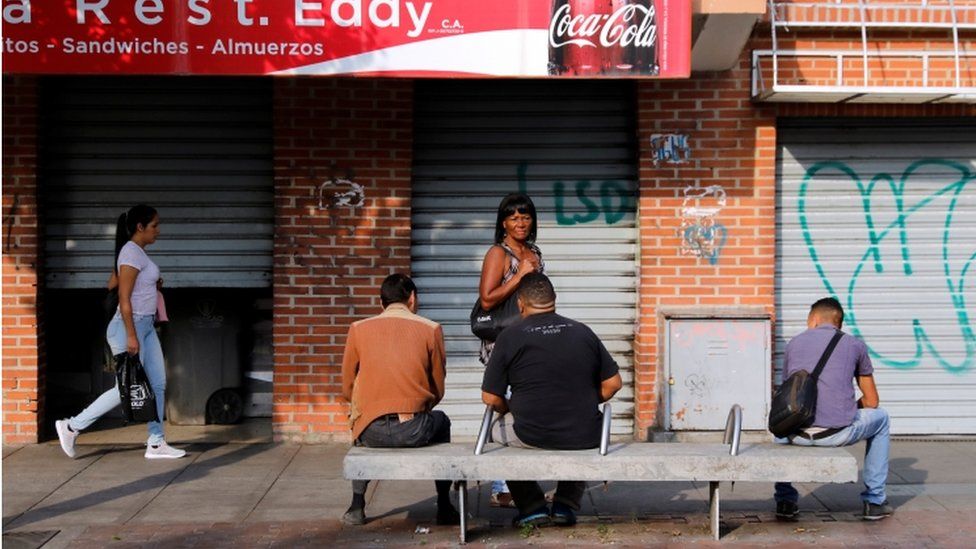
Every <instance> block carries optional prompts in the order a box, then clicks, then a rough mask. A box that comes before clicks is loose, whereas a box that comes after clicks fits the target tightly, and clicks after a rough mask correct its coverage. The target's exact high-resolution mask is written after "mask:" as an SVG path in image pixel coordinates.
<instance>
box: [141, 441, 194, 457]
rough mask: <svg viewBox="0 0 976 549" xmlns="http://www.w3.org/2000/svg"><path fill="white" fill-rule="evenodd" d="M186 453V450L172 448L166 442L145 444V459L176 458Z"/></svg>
mask: <svg viewBox="0 0 976 549" xmlns="http://www.w3.org/2000/svg"><path fill="white" fill-rule="evenodd" d="M185 455H186V451H184V450H178V449H176V448H173V447H172V446H170V445H169V444H166V442H165V441H164V442H160V443H159V444H147V445H146V459H178V458H181V457H183V456H185Z"/></svg>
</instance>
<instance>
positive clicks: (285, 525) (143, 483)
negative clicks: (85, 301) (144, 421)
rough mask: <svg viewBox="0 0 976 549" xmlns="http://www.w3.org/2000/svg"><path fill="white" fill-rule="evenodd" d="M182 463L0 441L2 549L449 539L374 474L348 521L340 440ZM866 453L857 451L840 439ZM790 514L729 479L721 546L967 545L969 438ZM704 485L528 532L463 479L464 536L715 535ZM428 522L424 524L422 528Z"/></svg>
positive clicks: (614, 498) (971, 522)
mask: <svg viewBox="0 0 976 549" xmlns="http://www.w3.org/2000/svg"><path fill="white" fill-rule="evenodd" d="M175 445H176V446H181V447H184V448H186V449H187V450H188V451H189V455H188V456H187V457H186V458H184V459H181V460H174V461H168V460H157V461H148V460H146V459H144V458H143V457H142V454H143V451H144V450H143V447H142V446H141V445H138V444H97V445H81V446H79V447H78V457H77V458H76V459H74V460H71V459H68V458H67V457H66V456H65V455H64V454H63V453H62V451H61V448H60V447H59V446H58V444H57V442H56V441H55V442H51V443H45V444H40V445H33V446H24V447H17V448H14V447H10V448H6V447H5V448H4V449H3V542H4V543H3V545H4V547H8V548H12V547H39V546H41V545H43V547H45V548H58V547H104V546H110V547H172V546H180V547H234V548H240V547H271V546H275V547H289V546H295V545H307V546H335V545H338V544H342V545H358V546H377V545H388V544H392V545H412V544H417V545H439V546H441V545H454V544H456V542H457V528H456V527H441V526H436V525H433V524H432V521H433V519H434V515H435V507H434V487H433V484H432V483H429V482H403V481H399V482H393V481H384V482H374V483H372V484H371V487H370V492H369V493H368V494H367V497H368V500H367V501H368V505H367V508H366V512H367V516H368V517H369V518H370V522H369V523H368V524H366V525H365V526H362V527H347V526H342V525H341V524H340V523H339V521H338V518H339V516H340V515H341V514H342V512H343V511H344V510H345V508H346V506H347V505H348V503H349V499H350V497H351V491H350V486H349V482H347V481H345V480H343V479H342V457H343V455H344V454H345V452H346V450H347V447H346V446H345V445H317V446H311V445H310V446H299V445H288V444H269V443H257V444H241V443H200V442H196V443H191V444H189V445H181V444H179V443H178V442H177V443H175ZM850 450H851V453H852V454H853V455H855V456H857V457H858V459H859V460H860V459H861V457H862V456H863V452H864V447H863V444H862V445H857V446H854V447H851V448H850ZM799 488H800V490H801V493H802V499H801V501H800V508H801V518H800V521H799V522H798V523H778V522H776V521H775V520H774V517H773V512H772V511H773V503H772V500H771V493H772V485H771V484H766V483H736V485H735V486H734V489H731V490H730V486H728V485H727V484H723V487H722V490H723V493H722V497H723V501H722V508H723V511H724V512H723V514H722V520H723V523H724V524H725V526H726V531H727V533H726V534H725V536H724V537H723V540H722V542H720V543H721V544H722V545H728V544H738V543H744V544H748V545H751V546H754V545H762V546H773V545H781V544H783V543H792V544H810V543H817V544H835V545H857V546H865V545H867V546H872V545H873V546H884V547H898V546H903V547H919V546H931V547H951V546H958V547H972V546H973V539H976V442H962V441H895V442H893V444H892V454H891V473H890V476H889V499H890V501H891V502H892V504H893V505H894V506H895V508H896V513H895V515H894V517H892V518H890V519H887V520H884V521H881V522H879V523H865V522H863V521H861V520H860V519H859V513H860V501H859V498H858V493H859V492H860V490H861V486H860V485H854V484H848V485H816V484H812V485H801V486H799ZM706 492H707V484H704V483H687V482H685V483H626V482H620V483H612V484H610V485H609V486H604V485H603V484H599V483H594V484H591V485H590V487H589V490H588V491H587V494H586V497H585V498H584V505H583V510H582V513H581V516H580V525H578V526H577V527H576V528H571V529H552V528H548V529H543V530H539V531H534V532H523V531H519V530H516V529H514V528H512V527H511V526H509V523H510V521H511V518H512V516H513V515H514V511H512V510H508V509H495V508H491V507H489V506H488V484H487V483H481V484H480V485H475V486H472V487H470V488H469V498H470V499H469V501H470V502H471V512H472V514H473V516H474V519H473V521H472V523H473V526H474V529H473V530H472V531H470V532H469V537H468V539H469V541H470V542H471V544H472V545H478V544H486V545H492V546H495V545H520V544H524V543H532V544H534V545H540V544H553V545H555V544H558V545H566V544H572V545H575V544H580V545H589V544H602V543H614V544H648V543H651V544H654V543H668V544H674V543H681V544H688V543H694V544H702V545H709V544H712V543H714V542H712V541H711V540H710V539H709V536H708V529H707V493H706ZM426 529H429V532H425V530H426Z"/></svg>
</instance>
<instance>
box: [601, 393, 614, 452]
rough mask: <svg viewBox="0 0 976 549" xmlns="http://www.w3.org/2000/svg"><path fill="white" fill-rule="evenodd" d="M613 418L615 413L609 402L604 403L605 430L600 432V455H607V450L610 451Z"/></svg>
mask: <svg viewBox="0 0 976 549" xmlns="http://www.w3.org/2000/svg"><path fill="white" fill-rule="evenodd" d="M612 416H613V411H612V409H611V408H610V403H609V402H604V403H603V429H601V430H600V455H601V456H605V455H607V450H609V449H610V419H611V418H612Z"/></svg>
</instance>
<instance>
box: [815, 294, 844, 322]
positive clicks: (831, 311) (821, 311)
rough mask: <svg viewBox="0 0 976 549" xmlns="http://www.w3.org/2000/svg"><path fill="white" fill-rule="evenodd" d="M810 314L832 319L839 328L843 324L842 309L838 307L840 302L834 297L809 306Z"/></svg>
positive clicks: (819, 300)
mask: <svg viewBox="0 0 976 549" xmlns="http://www.w3.org/2000/svg"><path fill="white" fill-rule="evenodd" d="M810 314H815V315H817V316H819V317H821V318H833V319H834V320H836V324H837V325H838V326H840V325H841V324H843V323H844V308H843V307H841V306H840V301H837V298H834V297H825V298H822V299H818V300H817V301H816V303H814V304H813V305H811V306H810Z"/></svg>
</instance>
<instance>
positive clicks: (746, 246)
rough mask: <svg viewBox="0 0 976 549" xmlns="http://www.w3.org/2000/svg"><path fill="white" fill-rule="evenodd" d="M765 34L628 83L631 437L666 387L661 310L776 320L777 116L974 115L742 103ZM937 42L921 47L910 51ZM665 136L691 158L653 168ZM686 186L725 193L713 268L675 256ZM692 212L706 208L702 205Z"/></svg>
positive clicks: (893, 107) (936, 108)
mask: <svg viewBox="0 0 976 549" xmlns="http://www.w3.org/2000/svg"><path fill="white" fill-rule="evenodd" d="M768 32H769V30H768V28H766V29H762V28H760V29H757V31H756V33H755V38H754V39H753V40H752V41H751V43H750V44H749V45H748V46H747V47H746V48H745V50H744V52H743V55H742V57H741V58H740V62H739V64H738V66H737V67H736V68H734V69H733V70H730V71H725V72H721V73H709V74H703V75H694V76H693V77H692V78H690V79H688V80H681V81H673V82H663V81H658V82H654V81H645V82H641V83H640V84H639V87H638V126H639V138H640V181H641V183H640V204H639V215H640V231H641V243H640V246H641V262H640V270H641V288H640V312H639V318H640V326H639V328H638V332H637V337H636V342H635V352H636V371H635V385H636V387H635V395H636V400H637V402H636V408H635V414H636V417H635V428H636V432H637V435H638V438H643V437H644V436H646V434H647V430H648V429H654V428H660V427H661V426H662V425H663V423H664V417H663V413H664V410H663V407H662V406H661V403H662V402H663V394H664V391H663V389H664V387H666V382H667V380H666V379H665V378H664V375H663V368H664V359H663V355H662V351H663V346H662V345H661V338H662V337H663V335H664V334H663V332H662V324H663V323H662V318H663V317H662V312H663V311H668V310H670V311H677V310H685V311H690V310H698V311H705V310H708V309H710V310H712V311H714V312H721V311H726V312H727V311H731V310H733V309H734V310H736V311H739V312H745V313H761V312H762V311H765V312H766V313H768V314H769V315H770V317H772V318H773V320H774V321H775V309H774V291H775V289H774V282H775V280H774V277H775V272H774V269H775V267H774V265H775V246H774V239H775V221H776V212H775V191H776V181H775V170H776V120H777V118H781V117H816V116H823V117H828V116H830V117H848V116H849V117H957V116H976V106H973V105H962V104H935V105H897V104H886V105H877V104H874V105H871V104H812V103H802V104H801V103H795V104H778V105H772V104H770V105H764V104H756V103H753V102H752V101H751V97H750V96H751V82H750V66H751V52H752V50H754V49H757V48H766V47H768V46H769V41H768ZM833 38H835V39H836V38H837V37H833ZM917 38H918V37H914V39H917ZM908 39H909V40H911V39H913V37H909V38H908ZM793 45H797V44H791V46H793ZM800 45H802V44H800ZM811 45H812V44H807V46H811ZM938 45H939V44H935V43H934V42H924V41H923V42H922V43H921V44H914V45H912V46H911V47H918V48H924V47H934V46H938ZM817 46H818V47H824V48H832V47H835V46H837V44H836V43H833V44H829V45H828V44H827V43H826V42H823V41H818V42H817ZM902 47H909V46H908V45H904V44H903V45H902ZM873 83H874V84H882V83H887V84H890V82H881V81H875V82H873ZM969 85H973V84H972V83H970V84H969ZM668 133H676V134H683V135H687V136H688V137H689V140H690V141H689V143H690V146H691V148H692V152H691V159H690V160H689V161H688V162H686V163H684V164H677V165H673V164H668V163H661V164H655V163H654V157H655V156H654V154H653V151H652V146H651V136H652V135H653V134H668ZM688 185H696V186H699V187H707V186H710V185H720V186H721V187H722V188H723V189H724V190H725V191H726V193H727V203H726V205H725V207H724V208H723V209H722V210H721V212H720V213H719V214H717V216H716V220H717V221H718V222H719V223H721V224H722V225H723V226H724V227H725V228H726V229H727V235H728V239H727V241H726V243H725V245H724V246H723V247H722V248H721V250H720V253H719V254H718V255H717V256H716V257H715V258H714V260H713V261H710V260H709V259H707V258H698V257H689V256H685V255H681V253H680V250H679V248H680V245H681V239H680V237H679V234H678V232H679V226H680V223H681V219H680V218H681V209H682V202H683V193H682V189H683V188H684V187H686V186H688ZM713 202H714V201H713ZM700 204H702V205H705V206H707V205H709V201H708V200H703V201H700Z"/></svg>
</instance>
